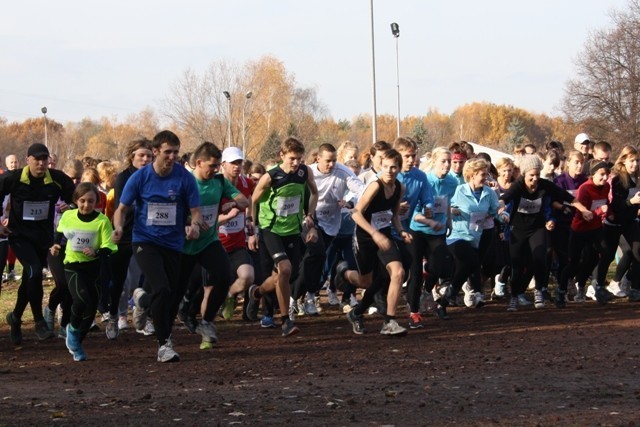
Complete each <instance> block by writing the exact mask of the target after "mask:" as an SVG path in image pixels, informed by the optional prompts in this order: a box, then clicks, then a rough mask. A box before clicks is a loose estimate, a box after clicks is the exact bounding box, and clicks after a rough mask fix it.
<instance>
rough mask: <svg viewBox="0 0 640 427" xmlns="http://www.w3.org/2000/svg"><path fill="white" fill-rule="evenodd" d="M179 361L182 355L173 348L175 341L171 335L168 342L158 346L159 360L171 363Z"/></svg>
mask: <svg viewBox="0 0 640 427" xmlns="http://www.w3.org/2000/svg"><path fill="white" fill-rule="evenodd" d="M179 361H180V355H179V354H178V353H176V351H175V350H174V349H173V343H172V342H171V338H170V337H169V338H168V339H167V342H166V343H165V344H163V345H161V346H160V347H159V348H158V362H162V363H170V362H179Z"/></svg>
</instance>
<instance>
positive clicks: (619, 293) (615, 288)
mask: <svg viewBox="0 0 640 427" xmlns="http://www.w3.org/2000/svg"><path fill="white" fill-rule="evenodd" d="M607 290H608V291H609V292H611V293H612V294H613V296H614V297H616V298H624V297H626V296H627V293H626V292H625V291H624V290H623V289H622V286H620V282H616V281H615V280H612V281H611V282H609V286H607Z"/></svg>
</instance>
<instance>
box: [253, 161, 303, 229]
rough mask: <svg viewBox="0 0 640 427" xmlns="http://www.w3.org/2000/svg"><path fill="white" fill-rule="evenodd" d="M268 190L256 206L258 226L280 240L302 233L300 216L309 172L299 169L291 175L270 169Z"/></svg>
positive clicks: (276, 168) (301, 166) (280, 170)
mask: <svg viewBox="0 0 640 427" xmlns="http://www.w3.org/2000/svg"><path fill="white" fill-rule="evenodd" d="M267 173H268V174H269V175H270V176H271V187H270V188H269V190H268V191H265V192H264V194H263V195H262V198H261V199H260V202H259V204H258V208H259V215H258V225H259V226H260V228H262V229H269V230H270V231H271V232H272V233H274V234H277V235H279V236H291V235H294V234H298V233H300V232H301V231H302V214H303V207H304V201H305V197H304V195H305V189H306V187H307V179H308V177H309V170H308V169H307V167H306V166H305V165H300V167H299V168H298V170H296V171H295V172H293V173H286V172H285V171H283V170H282V169H281V168H280V166H275V167H273V168H272V169H269V170H268V171H267Z"/></svg>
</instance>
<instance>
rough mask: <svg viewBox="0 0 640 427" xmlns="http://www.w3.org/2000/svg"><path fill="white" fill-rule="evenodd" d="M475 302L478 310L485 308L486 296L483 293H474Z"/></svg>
mask: <svg viewBox="0 0 640 427" xmlns="http://www.w3.org/2000/svg"><path fill="white" fill-rule="evenodd" d="M473 302H474V305H475V307H476V308H482V307H484V304H485V303H484V294H483V293H482V292H474V293H473Z"/></svg>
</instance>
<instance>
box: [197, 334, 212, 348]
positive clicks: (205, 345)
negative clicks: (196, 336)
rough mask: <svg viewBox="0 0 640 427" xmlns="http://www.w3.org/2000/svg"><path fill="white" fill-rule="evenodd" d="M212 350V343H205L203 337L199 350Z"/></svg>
mask: <svg viewBox="0 0 640 427" xmlns="http://www.w3.org/2000/svg"><path fill="white" fill-rule="evenodd" d="M212 348H213V343H212V342H211V341H207V340H206V339H205V338H204V337H203V338H202V342H201V343H200V350H211V349H212Z"/></svg>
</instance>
